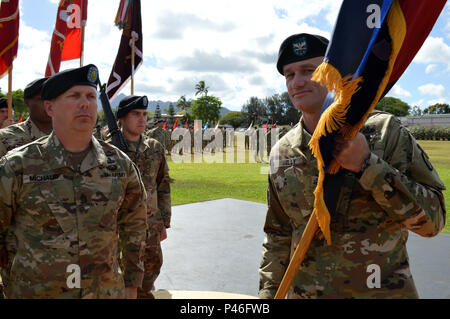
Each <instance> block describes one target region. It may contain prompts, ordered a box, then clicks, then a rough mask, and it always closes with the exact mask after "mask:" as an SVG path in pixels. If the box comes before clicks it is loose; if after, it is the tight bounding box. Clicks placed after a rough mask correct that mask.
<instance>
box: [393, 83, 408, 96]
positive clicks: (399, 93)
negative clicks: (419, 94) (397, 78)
mask: <svg viewBox="0 0 450 319" xmlns="http://www.w3.org/2000/svg"><path fill="white" fill-rule="evenodd" d="M388 95H389V96H394V97H398V98H406V97H411V92H409V91H408V90H405V89H403V88H402V87H401V86H400V85H398V84H396V85H394V87H393V88H392V89H391V90H390V91H389V93H388Z"/></svg>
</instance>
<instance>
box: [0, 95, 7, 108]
mask: <svg viewBox="0 0 450 319" xmlns="http://www.w3.org/2000/svg"><path fill="white" fill-rule="evenodd" d="M6 108H8V99H5V98H0V109H6Z"/></svg>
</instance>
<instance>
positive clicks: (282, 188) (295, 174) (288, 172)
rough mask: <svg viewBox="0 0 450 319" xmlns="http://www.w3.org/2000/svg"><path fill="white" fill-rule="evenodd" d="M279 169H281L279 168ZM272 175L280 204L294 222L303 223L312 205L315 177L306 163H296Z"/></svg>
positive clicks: (298, 224) (296, 223) (299, 224)
mask: <svg viewBox="0 0 450 319" xmlns="http://www.w3.org/2000/svg"><path fill="white" fill-rule="evenodd" d="M279 171H281V169H279ZM277 175H278V176H276V177H273V181H274V184H275V187H276V189H277V191H278V197H279V200H280V204H281V205H282V206H283V208H284V211H285V212H286V214H287V215H288V216H289V217H290V218H291V220H292V221H293V222H294V224H295V225H296V226H297V227H299V226H301V225H303V224H305V223H306V222H307V220H308V218H309V215H311V213H312V210H313V205H314V188H315V185H316V184H317V177H316V176H314V175H312V174H311V168H310V167H309V166H308V165H296V166H290V167H288V168H286V169H285V170H284V171H282V173H280V174H277Z"/></svg>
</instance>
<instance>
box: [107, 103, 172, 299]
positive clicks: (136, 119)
mask: <svg viewBox="0 0 450 319" xmlns="http://www.w3.org/2000/svg"><path fill="white" fill-rule="evenodd" d="M147 107H148V99H147V97H146V96H145V95H144V96H134V95H131V96H127V97H125V98H123V99H122V100H121V101H120V103H119V106H118V109H117V119H118V120H119V122H120V124H121V125H120V126H121V130H122V133H123V135H124V137H125V139H126V141H127V144H128V151H127V153H126V154H127V155H128V156H129V157H130V159H131V160H132V161H133V162H134V163H135V164H136V166H137V167H138V168H139V171H140V173H141V177H142V181H143V183H144V187H145V189H146V191H147V224H148V237H147V241H146V246H145V254H144V279H143V281H142V287H141V288H139V289H138V298H140V299H153V298H154V296H153V294H152V292H151V291H152V289H153V286H154V282H155V280H156V278H157V277H158V275H159V273H160V269H161V266H162V263H163V255H162V249H161V241H162V240H164V239H165V238H166V237H167V232H166V228H169V227H170V217H171V201H170V178H169V167H168V165H167V161H166V158H165V155H164V153H165V150H164V147H163V145H161V143H160V142H158V141H157V140H156V139H153V138H150V137H148V136H146V135H145V134H144V132H145V129H146V124H147ZM106 141H107V142H110V141H111V138H109V139H107V140H106Z"/></svg>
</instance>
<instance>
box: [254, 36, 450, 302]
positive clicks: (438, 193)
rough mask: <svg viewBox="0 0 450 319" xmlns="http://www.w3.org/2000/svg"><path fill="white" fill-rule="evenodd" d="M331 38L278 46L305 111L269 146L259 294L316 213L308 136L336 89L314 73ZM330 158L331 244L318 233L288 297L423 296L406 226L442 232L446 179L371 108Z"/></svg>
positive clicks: (295, 98) (268, 293) (296, 101)
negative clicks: (333, 170)
mask: <svg viewBox="0 0 450 319" xmlns="http://www.w3.org/2000/svg"><path fill="white" fill-rule="evenodd" d="M327 42H328V41H327V40H326V39H324V38H323V37H321V36H317V35H312V34H305V33H303V34H296V35H294V36H291V37H289V38H287V39H286V40H285V41H284V42H283V43H282V45H281V47H280V51H279V55H278V62H277V70H278V71H279V72H280V73H281V74H282V75H284V77H285V80H286V86H287V90H288V94H289V97H290V99H291V101H292V104H293V105H294V106H295V107H296V108H297V109H299V110H301V111H302V117H301V119H300V121H299V123H298V124H297V125H296V126H295V127H294V128H292V129H291V130H290V131H289V132H288V133H286V135H284V136H283V137H282V138H281V139H280V140H279V141H278V142H277V144H276V145H275V146H274V147H273V148H272V151H271V153H270V167H271V169H270V172H269V178H268V187H267V201H268V209H267V215H266V222H265V225H264V232H265V234H266V235H265V239H264V243H263V255H262V261H261V265H260V268H259V276H260V291H259V296H260V297H261V298H273V297H274V296H275V295H276V292H277V290H278V289H279V286H280V283H281V281H282V278H283V275H284V274H285V272H286V270H287V268H288V265H289V263H290V261H291V258H292V252H293V249H294V248H295V247H297V245H298V243H299V242H300V238H301V237H302V234H303V233H304V230H305V228H307V227H308V226H306V225H307V223H308V221H309V220H310V218H315V217H317V216H314V215H313V214H314V213H313V211H314V208H315V207H314V201H315V195H314V190H315V188H316V186H317V181H318V175H319V173H318V167H317V165H318V164H317V159H316V158H315V157H314V156H313V154H312V151H311V149H310V147H309V142H310V141H311V138H312V135H313V134H314V132H315V130H316V127H317V125H318V123H319V119H320V117H321V114H322V111H323V106H324V104H328V103H324V102H328V101H327V100H328V98H329V96H331V94H330V95H329V96H327V88H326V87H323V86H321V85H320V84H319V83H317V82H315V81H313V80H312V76H313V73H314V72H315V70H316V68H317V67H318V66H319V65H320V64H321V63H322V61H323V60H324V56H326V50H327V45H326V44H327ZM342 54H345V52H344V53H342ZM345 75H346V74H344V75H343V76H345ZM326 99H327V100H326ZM332 99H333V98H332V97H331V98H330V100H332ZM330 155H331V156H332V157H333V159H334V160H336V162H337V163H339V165H340V166H341V169H340V170H339V172H337V174H333V175H329V176H328V179H326V182H329V183H330V184H331V185H333V184H334V183H335V182H336V181H342V186H341V188H340V189H339V192H338V194H337V196H336V201H335V203H336V206H335V208H334V209H333V210H332V212H333V213H332V214H331V222H330V228H331V242H330V245H327V244H326V243H324V241H323V240H322V239H320V238H317V237H315V238H314V239H313V240H312V242H311V245H310V246H309V249H308V251H307V252H306V255H305V259H304V260H303V263H302V265H301V266H300V268H298V270H297V272H296V274H295V277H294V279H293V282H292V285H291V287H290V288H289V292H288V294H287V297H288V298H352V299H353V298H364V299H369V298H418V294H417V290H416V287H415V284H414V280H413V277H412V274H411V271H410V264H409V261H408V254H407V250H406V241H407V238H408V236H407V235H408V230H410V231H413V232H415V233H417V234H419V235H421V236H424V237H432V236H436V235H437V234H438V233H439V232H440V231H441V230H442V229H443V227H444V224H445V214H446V212H445V201H444V196H443V194H442V190H444V189H445V186H444V184H443V183H442V181H441V180H440V178H439V176H438V174H437V172H436V171H435V170H434V169H433V167H432V166H431V164H429V163H428V162H427V161H424V159H425V158H427V156H426V154H424V153H423V151H422V150H421V149H420V146H419V145H418V144H417V142H416V141H415V139H414V137H413V136H412V135H411V134H410V133H409V132H408V130H406V129H405V128H404V127H403V126H402V125H401V123H400V121H398V119H396V118H395V117H394V116H393V115H391V114H387V113H383V112H372V113H371V114H369V116H368V118H367V120H366V122H365V123H364V126H363V128H362V129H361V131H360V132H358V133H357V134H356V135H355V137H354V138H351V139H344V138H342V136H339V135H337V136H336V137H335V139H334V142H333V151H332V154H330ZM386 176H389V178H387V177H386ZM324 197H325V196H324ZM319 200H320V199H319Z"/></svg>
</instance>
